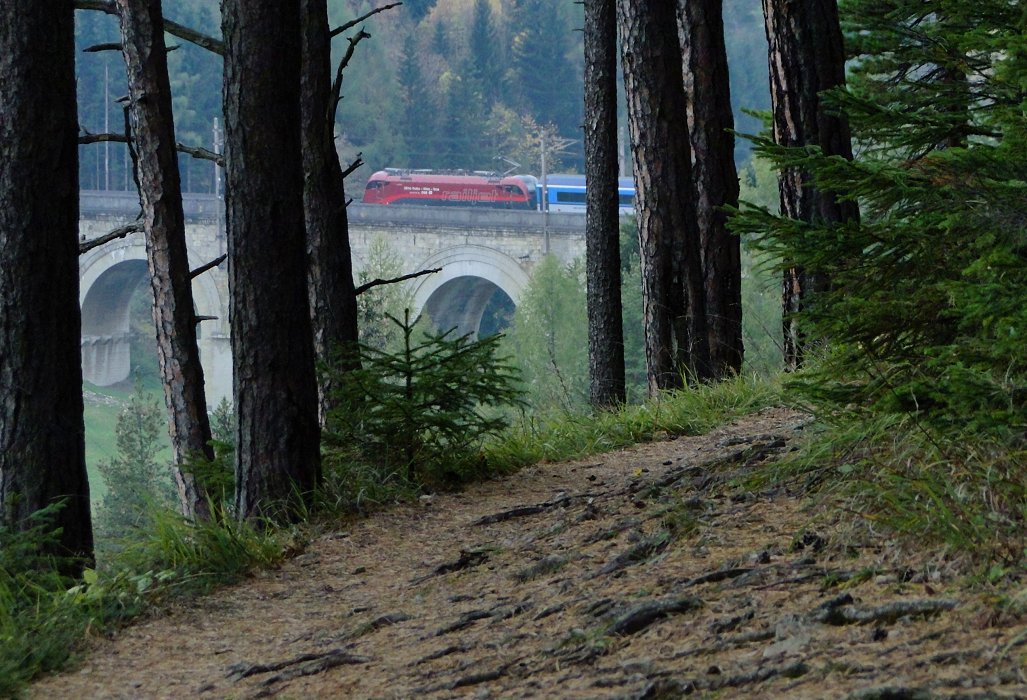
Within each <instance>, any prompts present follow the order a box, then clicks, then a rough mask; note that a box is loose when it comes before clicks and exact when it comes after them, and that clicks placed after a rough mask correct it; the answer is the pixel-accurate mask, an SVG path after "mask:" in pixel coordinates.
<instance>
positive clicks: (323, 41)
mask: <svg viewBox="0 0 1027 700" xmlns="http://www.w3.org/2000/svg"><path fill="white" fill-rule="evenodd" d="M300 4H301V12H302V20H301V21H302V33H303V34H302V42H303V48H302V50H303V69H302V70H303V75H302V79H301V87H300V90H301V96H300V100H301V111H302V115H303V128H302V134H301V138H302V144H303V146H302V147H303V177H304V186H303V210H304V220H305V222H306V231H307V234H306V235H307V255H308V257H309V272H308V282H307V284H308V287H309V289H308V294H309V297H310V310H311V322H312V324H313V331H314V352H315V354H316V356H317V359H318V361H319V363H322V364H329V363H331V362H333V361H335V360H341V361H342V366H341V369H343V370H347V369H353V368H356V367H359V366H360V361H359V357H358V355H357V354H356V347H355V344H356V342H357V297H356V293H355V292H354V288H353V263H352V260H351V256H350V245H349V222H348V219H347V216H346V193H345V190H344V183H343V177H342V167H341V166H340V164H339V156H338V153H337V152H336V150H335V133H334V127H335V119H334V116H335V110H334V105H332V104H331V86H332V72H331V36H330V35H329V28H328V7H327V2H326V0H301V3H300ZM339 353H341V354H339ZM318 393H319V395H320V407H321V419H322V423H323V421H324V415H325V413H327V412H328V411H329V410H331V408H332V396H331V395H332V387H331V384H330V381H329V379H328V376H327V375H326V374H322V375H321V377H320V380H319V384H318Z"/></svg>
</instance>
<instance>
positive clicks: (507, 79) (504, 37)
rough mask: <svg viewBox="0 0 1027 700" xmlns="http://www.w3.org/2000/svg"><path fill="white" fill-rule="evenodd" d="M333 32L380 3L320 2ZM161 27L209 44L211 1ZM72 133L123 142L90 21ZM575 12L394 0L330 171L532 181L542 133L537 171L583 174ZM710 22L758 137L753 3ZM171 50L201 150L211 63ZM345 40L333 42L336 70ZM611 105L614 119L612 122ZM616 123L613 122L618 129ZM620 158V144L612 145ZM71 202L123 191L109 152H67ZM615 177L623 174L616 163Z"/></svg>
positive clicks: (104, 27) (543, 6)
mask: <svg viewBox="0 0 1027 700" xmlns="http://www.w3.org/2000/svg"><path fill="white" fill-rule="evenodd" d="M328 4H329V12H330V16H331V20H332V25H333V26H338V25H339V24H342V23H343V22H345V21H347V20H350V19H353V18H355V17H358V16H360V15H362V14H364V13H366V12H368V11H370V10H372V9H374V8H376V7H379V6H381V5H384V4H387V3H385V2H383V1H382V2H378V1H376V2H370V1H368V0H330V2H329V3H328ZM164 11H165V14H166V16H167V17H168V18H169V19H172V20H174V21H176V22H179V23H182V24H184V25H186V26H189V27H192V28H195V29H197V30H199V31H202V32H204V33H207V34H210V35H215V36H217V35H220V14H219V8H218V1H217V0H168V1H167V2H165V3H164ZM75 20H76V28H75V31H76V43H77V48H78V50H79V54H78V57H77V73H78V96H79V124H80V127H81V128H82V129H84V130H85V131H88V132H90V133H101V132H105V131H111V132H121V131H123V119H124V118H123V116H122V110H121V105H120V104H119V103H118V102H117V100H118V99H119V98H120V97H122V96H123V95H125V94H126V91H127V88H126V84H125V71H124V65H123V63H122V61H121V57H120V56H118V55H116V54H113V53H111V52H83V51H84V50H85V49H86V48H88V47H90V46H95V45H98V44H103V43H112V42H117V41H119V38H118V26H117V19H116V18H115V17H112V16H109V15H105V14H102V13H98V12H78V13H76V18H75ZM582 23H583V18H582V9H581V5H580V4H577V3H574V2H572V1H571V0H561V1H554V0H488V2H487V3H479V2H477V0H406V2H404V4H403V5H402V6H399V7H396V8H393V9H391V10H389V11H387V12H384V13H382V14H379V15H377V16H376V17H374V18H373V19H372V20H371V21H370V22H368V23H366V25H365V28H366V31H367V32H368V33H369V34H371V35H372V36H371V38H370V39H369V40H365V41H362V42H361V43H360V45H359V46H358V47H357V50H356V54H355V56H354V57H353V60H352V63H351V66H352V67H351V69H349V70H347V72H346V79H345V83H344V86H343V95H344V99H343V100H342V103H341V104H340V107H339V114H338V122H337V133H338V136H339V138H338V145H339V150H340V154H341V156H342V158H343V161H344V162H350V161H352V160H354V159H355V158H356V156H357V154H358V153H359V154H362V158H363V161H364V162H365V164H366V165H364V166H362V167H361V168H360V169H358V170H357V171H356V172H355V173H354V174H353V176H351V178H350V182H351V183H353V184H351V186H350V189H351V191H354V192H355V191H359V188H360V184H361V183H362V180H363V179H366V178H367V177H368V176H369V175H370V174H371V173H372V172H374V171H375V170H379V169H381V168H385V167H410V168H465V169H481V170H506V169H508V168H510V167H511V166H510V165H509V164H508V163H507V162H505V161H500V160H497V158H498V157H503V158H507V159H509V160H512V161H514V162H517V163H519V164H520V168H519V169H518V172H521V173H529V174H538V173H539V172H540V171H541V164H540V162H539V158H540V139H541V134H542V132H543V129H545V130H546V132H547V138H549V139H550V144H552V143H555V142H556V141H555V139H553V137H559V138H560V139H567V140H570V141H571V143H570V144H569V145H568V146H567V147H566V149H565V150H564V151H563V153H562V154H561V155H559V156H557V157H556V158H555V159H554V157H553V156H552V155H550V159H551V165H550V167H549V171H550V172H555V171H557V170H562V171H567V172H583V167H584V163H583V152H582V144H581V128H580V125H581V122H582V105H583V98H582V71H583V67H582V56H583V49H582V33H581V31H580V29H581V27H582ZM724 23H725V34H726V40H727V50H728V56H729V60H730V63H731V90H732V94H731V97H732V103H733V105H734V108H735V125H736V128H737V129H738V130H739V131H741V132H744V133H754V132H756V131H758V130H759V126H760V125H759V123H758V120H757V119H756V118H754V117H752V116H751V115H748V114H746V113H744V112H743V110H765V109H767V108H768V106H769V93H768V88H767V68H766V60H767V59H766V43H765V39H764V29H763V18H762V14H761V11H760V7H759V5H758V4H756V3H752V2H746V1H745V0H725V3H724ZM168 43H169V44H170V45H177V47H178V48H176V49H175V50H173V51H171V53H170V54H169V56H168V62H169V66H168V67H169V71H170V73H171V87H172V92H173V98H174V109H175V128H176V132H177V138H178V140H179V141H180V142H182V143H185V144H188V145H192V146H204V147H207V148H210V147H212V146H213V145H214V140H215V120H220V110H221V65H222V62H221V58H220V57H218V56H215V55H213V54H211V53H208V52H207V51H204V50H203V49H200V48H198V47H196V46H194V45H192V44H189V43H187V42H182V41H179V40H176V39H174V38H172V37H169V40H168ZM345 47H346V40H345V39H344V38H343V37H337V38H336V40H335V42H334V46H333V48H334V50H335V52H336V54H337V57H338V56H339V55H341V53H342V52H343V51H344V50H345ZM623 109H624V108H623V105H622V106H621V111H622V114H623ZM621 122H622V123H624V119H622V120H621ZM620 141H621V148H622V150H623V149H624V148H625V146H624V143H625V142H626V133H624V132H622V133H621V139H620ZM748 155H749V144H748V142H747V141H745V140H744V139H739V140H738V145H737V147H736V161H738V162H739V163H742V162H744V161H746V160H747V159H748ZM79 156H80V163H81V167H80V173H81V175H80V178H81V180H80V185H81V186H82V187H83V188H84V189H114V190H124V189H131V188H132V186H133V185H132V181H131V176H130V172H129V169H128V167H127V166H128V154H127V152H126V148H125V147H124V146H123V145H122V144H117V143H101V144H90V145H84V146H81V147H80V154H79ZM180 165H181V171H182V186H183V189H184V190H185V191H187V192H203V193H209V192H213V191H214V188H215V170H214V166H212V165H211V164H210V163H209V162H207V161H197V160H194V159H192V158H191V157H189V156H186V155H182V156H180ZM621 168H622V174H624V175H630V161H629V160H628V159H627V158H623V157H622V166H621Z"/></svg>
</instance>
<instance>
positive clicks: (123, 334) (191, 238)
mask: <svg viewBox="0 0 1027 700" xmlns="http://www.w3.org/2000/svg"><path fill="white" fill-rule="evenodd" d="M219 204H220V203H219V202H218V200H217V199H216V198H215V197H214V196H213V195H186V199H185V202H184V206H185V213H186V238H187V241H188V246H189V259H190V266H191V267H193V268H196V267H199V266H200V265H203V264H205V263H207V262H208V261H210V260H213V259H214V258H217V257H218V256H219V255H221V254H222V253H224V252H225V250H226V241H225V234H224V218H223V209H222V207H221V206H219ZM138 208H139V205H138V199H137V198H136V195H135V193H133V192H114V191H84V192H82V194H81V205H80V210H81V216H80V222H79V234H80V237H81V238H82V240H89V239H92V238H95V237H97V236H99V235H102V234H104V233H106V232H108V231H110V230H111V229H113V228H116V227H118V226H121V225H124V224H127V223H129V222H130V221H132V220H133V219H134V218H135V216H136V214H137V212H138ZM349 220H350V243H351V246H352V249H353V266H354V274H359V273H360V271H361V270H363V269H364V268H365V266H366V265H367V263H368V258H369V255H370V254H371V251H372V249H373V248H374V246H375V244H376V242H377V241H382V242H384V243H385V245H386V246H387V249H388V250H389V251H390V252H391V253H392V254H393V255H395V256H397V257H398V258H399V259H400V260H401V261H402V265H403V267H404V268H405V269H404V272H416V271H419V270H425V269H433V268H441V270H440V271H439V272H437V273H435V274H431V275H425V276H422V277H417V278H415V279H412V280H409V281H408V282H406V283H405V284H407V289H408V291H409V292H410V294H411V296H412V298H413V303H412V306H413V308H412V311H414V312H415V313H420V312H422V311H427V312H428V314H429V315H430V316H431V318H432V319H433V320H434V321H435V322H436V323H437V324H438V325H439V326H440V327H443V328H451V327H454V326H455V327H456V328H457V329H458V330H459V332H461V333H476V332H478V330H479V329H481V327H482V320H483V318H487V317H491V315H492V314H491V313H487V312H489V311H490V310H493V311H494V310H497V309H498V310H499V311H500V312H503V311H510V310H512V309H513V308H514V307H516V305H517V303H518V302H519V301H520V297H521V294H522V293H523V292H524V290H525V288H526V286H527V284H528V281H529V280H530V278H531V274H532V272H533V271H534V269H535V267H536V266H537V264H538V263H539V262H540V261H541V260H542V258H543V257H544V256H545V254H546V252H547V251H548V252H550V253H552V254H553V255H556V256H557V257H558V258H559V259H560V260H562V261H565V262H570V261H571V260H573V259H574V258H577V257H581V256H583V255H584V254H585V236H584V217H583V216H581V215H578V214H566V213H561V214H557V213H552V214H546V215H543V214H542V213H540V212H526V211H511V210H495V209H470V208H457V207H440V208H436V207H393V206H372V205H362V204H358V203H353V204H351V205H350V207H349ZM79 275H80V301H81V305H82V370H83V375H84V377H85V380H86V381H88V382H91V383H93V384H97V385H99V386H107V385H110V384H115V383H117V382H120V381H124V380H125V379H127V378H128V377H129V376H130V374H131V367H132V358H131V355H130V345H129V317H130V300H131V299H132V297H133V295H134V293H135V292H136V290H137V289H138V288H139V286H140V285H145V283H146V281H147V276H148V272H147V265H146V248H145V245H144V241H143V237H142V234H131V235H129V236H128V237H126V238H123V239H119V240H115V241H112V242H110V243H107V244H105V245H103V246H100V247H98V248H94V249H92V250H90V251H89V252H87V253H85V254H84V255H82V256H81V258H80V260H79ZM193 298H194V303H195V305H196V312H197V314H198V315H200V316H207V317H213V318H212V319H211V320H207V321H204V322H202V323H201V324H200V329H199V344H200V355H201V359H202V362H203V366H204V373H205V376H206V384H207V400H208V402H210V403H211V404H212V405H213V404H217V403H218V402H219V401H220V400H221V398H222V397H227V398H229V399H231V395H232V361H231V338H230V335H229V323H228V268H227V265H226V264H224V263H223V264H222V265H221V266H219V267H217V268H214V269H212V270H209V271H208V272H205V273H203V274H202V275H200V276H199V277H197V278H196V279H195V280H194V282H193Z"/></svg>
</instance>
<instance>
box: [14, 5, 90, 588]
mask: <svg viewBox="0 0 1027 700" xmlns="http://www.w3.org/2000/svg"><path fill="white" fill-rule="evenodd" d="M74 31H75V23H74V10H73V7H72V4H71V2H70V1H69V0H53V1H52V2H45V3H43V2H30V1H29V0H21V1H19V2H8V3H4V4H3V5H2V6H0V76H3V78H2V79H0V526H3V527H6V528H11V529H14V530H20V529H24V528H26V527H27V526H29V524H30V523H29V520H28V518H29V516H30V515H31V514H32V513H34V512H35V511H38V510H40V509H41V508H44V507H46V506H48V505H50V504H52V503H54V502H57V501H64V506H63V507H62V508H61V509H60V511H59V512H58V513H57V514H56V517H55V520H54V522H53V525H54V526H55V527H58V528H61V531H60V535H59V538H58V542H57V551H56V552H55V553H57V554H62V555H71V556H73V557H76V558H77V562H75V563H69V564H67V565H66V566H65V567H64V568H65V571H66V573H68V574H72V575H74V574H77V573H78V572H80V571H81V567H82V565H83V564H84V563H85V562H88V561H91V559H92V555H93V531H92V526H91V523H90V515H89V484H88V481H87V478H86V460H85V428H84V426H83V421H82V360H81V354H80V350H79V344H80V342H81V333H82V321H81V314H80V311H79V300H78V295H79V279H78V144H77V136H78V125H77V119H76V106H75V37H74Z"/></svg>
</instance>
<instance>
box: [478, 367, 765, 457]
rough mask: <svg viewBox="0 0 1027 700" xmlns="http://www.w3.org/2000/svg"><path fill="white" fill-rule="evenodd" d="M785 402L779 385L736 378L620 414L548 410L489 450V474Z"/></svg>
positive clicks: (688, 429) (690, 430)
mask: <svg viewBox="0 0 1027 700" xmlns="http://www.w3.org/2000/svg"><path fill="white" fill-rule="evenodd" d="M780 401H781V393H780V385H779V384H778V382H777V381H776V380H766V379H761V378H758V377H755V376H751V377H736V378H735V379H732V380H728V381H724V382H720V383H718V384H711V385H702V386H698V387H695V388H689V389H684V390H681V391H675V392H668V393H666V394H663V395H662V396H660V397H658V398H656V399H651V400H649V401H646V402H645V403H643V404H641V405H628V406H624V407H622V408H620V409H618V410H616V411H609V412H599V413H595V414H592V413H584V412H582V413H574V412H569V411H556V410H554V411H550V412H548V413H534V414H532V415H525V416H523V417H522V419H521V421H520V422H519V423H518V424H516V425H514V426H513V427H512V428H511V429H510V430H508V431H507V432H506V433H504V434H503V435H501V436H499V437H497V438H495V439H494V440H492V441H490V442H489V443H487V444H486V445H485V449H484V453H485V458H486V460H487V463H488V467H489V469H490V470H495V471H499V472H504V471H511V470H513V469H517V468H519V467H523V466H526V465H529V464H534V463H537V462H542V461H556V460H563V459H576V458H580V457H584V456H586V455H590V454H596V453H601V452H609V451H610V450H615V449H618V448H621V447H626V446H628V445H632V444H635V443H639V442H648V441H651V440H654V439H657V438H659V437H661V436H667V435H682V434H691V435H694V434H699V433H702V432H705V431H708V430H711V429H712V428H714V427H716V426H718V425H721V424H723V423H725V422H727V421H730V420H732V419H735V418H738V417H740V416H743V415H745V414H747V413H752V412H754V411H757V410H759V409H761V408H764V407H767V406H773V405H776V404H779V403H780Z"/></svg>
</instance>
